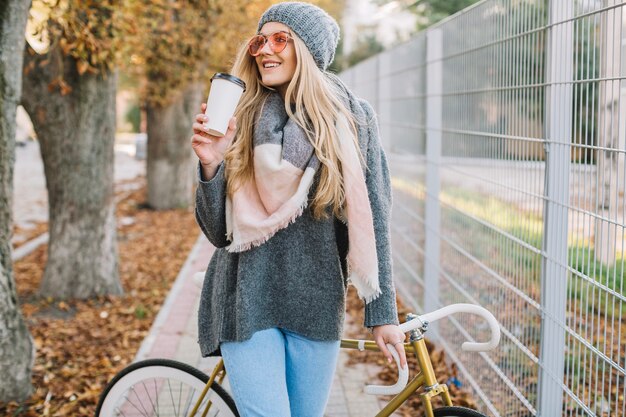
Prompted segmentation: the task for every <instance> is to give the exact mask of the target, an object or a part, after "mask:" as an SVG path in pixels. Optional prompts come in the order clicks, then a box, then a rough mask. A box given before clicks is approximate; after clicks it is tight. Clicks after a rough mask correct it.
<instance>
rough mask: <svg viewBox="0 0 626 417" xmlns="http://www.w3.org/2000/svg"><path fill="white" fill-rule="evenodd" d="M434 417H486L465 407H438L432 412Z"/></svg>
mask: <svg viewBox="0 0 626 417" xmlns="http://www.w3.org/2000/svg"><path fill="white" fill-rule="evenodd" d="M433 414H434V415H435V417H487V416H485V415H484V414H481V413H479V412H478V411H476V410H472V409H471V408H465V407H439V408H437V409H436V410H434V411H433Z"/></svg>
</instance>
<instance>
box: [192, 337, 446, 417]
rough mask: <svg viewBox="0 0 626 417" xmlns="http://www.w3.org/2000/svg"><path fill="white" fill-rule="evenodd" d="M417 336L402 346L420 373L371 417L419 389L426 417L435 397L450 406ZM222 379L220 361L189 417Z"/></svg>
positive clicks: (347, 343)
mask: <svg viewBox="0 0 626 417" xmlns="http://www.w3.org/2000/svg"><path fill="white" fill-rule="evenodd" d="M417 334H418V336H417V337H416V336H415V335H413V334H412V336H411V341H410V342H408V343H405V344H404V350H405V352H406V353H407V354H408V353H410V352H413V353H415V356H416V358H417V362H418V364H419V367H420V371H419V372H418V373H417V374H416V375H415V376H414V377H413V379H411V380H410V381H409V383H408V384H407V385H406V387H404V389H403V390H402V391H400V392H399V393H398V394H396V396H395V397H393V398H392V399H391V400H390V401H389V403H387V405H386V406H385V407H384V408H383V409H382V410H380V411H379V412H378V414H376V416H375V417H388V416H390V415H391V414H392V413H393V412H394V411H395V410H397V409H398V408H400V406H401V405H402V403H404V402H405V401H406V400H407V398H409V396H410V395H411V394H413V393H414V392H415V391H417V390H418V389H420V388H422V387H423V388H424V392H423V393H422V394H420V398H421V399H422V403H423V404H424V408H425V409H426V417H434V416H433V406H432V403H431V400H432V399H433V398H434V397H436V396H438V395H441V396H442V398H443V401H444V403H445V405H448V406H451V405H452V400H451V398H450V393H449V392H448V386H447V385H446V384H439V383H438V382H437V378H436V376H435V371H434V369H433V365H432V362H431V361H430V356H428V349H427V348H426V342H425V341H424V338H423V337H422V334H421V333H417ZM359 342H360V341H359V340H354V339H342V340H341V345H340V347H341V348H342V349H359ZM363 350H371V351H377V352H379V351H380V349H379V348H378V345H376V342H374V341H373V340H366V341H365V343H364V345H363ZM224 376H226V368H224V361H223V360H222V359H220V361H219V363H218V364H217V365H216V366H215V368H214V369H213V372H212V373H211V377H210V378H209V382H207V384H206V386H205V387H204V390H203V391H202V394H200V398H198V401H197V402H196V405H195V407H194V408H193V410H192V411H191V414H190V415H189V417H195V416H196V413H197V412H198V409H199V408H200V405H201V404H202V402H203V400H204V397H205V396H206V394H207V392H208V391H209V388H210V386H211V384H212V383H213V381H215V380H216V379H217V380H218V383H221V382H222V380H223V379H224ZM210 408H211V401H209V402H208V403H207V405H206V406H205V409H204V412H203V413H202V417H206V416H207V413H208V412H209V409H210Z"/></svg>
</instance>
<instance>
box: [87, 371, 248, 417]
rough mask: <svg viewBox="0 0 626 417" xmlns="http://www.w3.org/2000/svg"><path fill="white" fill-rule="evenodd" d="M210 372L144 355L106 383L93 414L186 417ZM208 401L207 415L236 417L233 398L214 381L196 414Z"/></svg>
mask: <svg viewBox="0 0 626 417" xmlns="http://www.w3.org/2000/svg"><path fill="white" fill-rule="evenodd" d="M207 382H209V376H208V375H207V374H205V373H204V372H202V371H200V370H199V369H196V368H194V367H192V366H189V365H187V364H184V363H181V362H177V361H173V360H169V359H147V360H144V361H140V362H137V363H134V364H132V365H129V366H127V367H126V368H124V369H122V370H121V371H120V372H119V373H118V374H117V375H116V376H115V377H114V378H113V379H112V380H111V382H109V384H108V385H107V386H106V388H105V389H104V391H103V392H102V394H101V395H100V400H99V401H98V407H97V408H96V414H95V415H96V417H118V416H133V417H170V416H171V417H174V416H175V417H187V416H189V414H190V413H191V411H192V410H193V408H194V406H195V405H196V402H197V400H198V398H199V397H200V394H201V393H202V391H203V390H204V387H205V386H206V384H207ZM209 401H211V407H210V410H209V413H208V414H207V415H208V416H220V417H224V416H226V417H239V414H238V413H237V408H236V406H235V402H234V401H233V399H232V398H231V397H230V396H229V395H228V393H226V391H224V389H223V388H222V387H221V386H220V385H219V384H218V383H217V382H213V383H212V384H211V388H210V389H209V391H208V393H207V395H206V396H205V397H204V400H203V402H202V405H201V406H200V408H199V409H198V412H197V413H196V416H198V417H199V416H202V413H203V411H204V409H205V407H206V405H207V403H208V402H209Z"/></svg>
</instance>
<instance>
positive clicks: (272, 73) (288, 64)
mask: <svg viewBox="0 0 626 417" xmlns="http://www.w3.org/2000/svg"><path fill="white" fill-rule="evenodd" d="M278 31H285V32H287V33H289V34H292V33H293V32H292V31H291V30H290V29H289V27H288V26H286V25H284V24H282V23H278V22H268V23H266V24H264V25H263V27H262V28H261V31H260V33H261V34H263V35H266V36H267V35H269V34H272V33H274V32H278ZM255 60H256V64H257V67H258V69H259V74H261V80H262V81H263V84H264V85H266V86H268V87H272V88H275V89H276V90H278V92H279V93H280V95H281V96H282V97H283V99H284V98H285V94H286V92H287V86H288V85H289V82H290V81H291V79H292V78H293V75H294V74H295V72H296V63H297V58H296V49H295V46H294V44H293V40H289V42H288V43H287V46H286V47H285V49H283V50H282V51H281V52H278V53H276V52H274V51H272V49H271V48H270V43H269V42H266V43H265V45H264V46H263V48H262V49H261V51H260V54H259V56H257V57H255Z"/></svg>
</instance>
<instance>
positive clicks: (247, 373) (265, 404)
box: [220, 328, 341, 417]
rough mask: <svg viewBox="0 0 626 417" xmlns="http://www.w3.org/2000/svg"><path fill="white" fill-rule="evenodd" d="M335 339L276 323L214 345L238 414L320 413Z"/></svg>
mask: <svg viewBox="0 0 626 417" xmlns="http://www.w3.org/2000/svg"><path fill="white" fill-rule="evenodd" d="M340 343H341V342H340V341H339V340H337V341H321V340H311V339H307V338H305V337H303V336H301V335H299V334H296V333H294V332H291V331H289V330H285V329H281V328H270V329H266V330H260V331H257V332H255V333H254V334H253V335H252V337H251V338H250V339H248V340H245V341H243V342H222V343H221V344H220V349H221V351H222V358H223V359H224V366H225V367H226V374H227V375H228V379H229V381H230V386H231V388H232V391H233V395H234V399H235V403H236V404H237V410H239V414H240V415H241V417H322V416H323V415H324V409H325V408H326V403H327V402H328V396H329V394H330V388H331V385H332V382H333V375H334V373H335V367H336V365H337V356H338V354H339V345H340Z"/></svg>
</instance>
